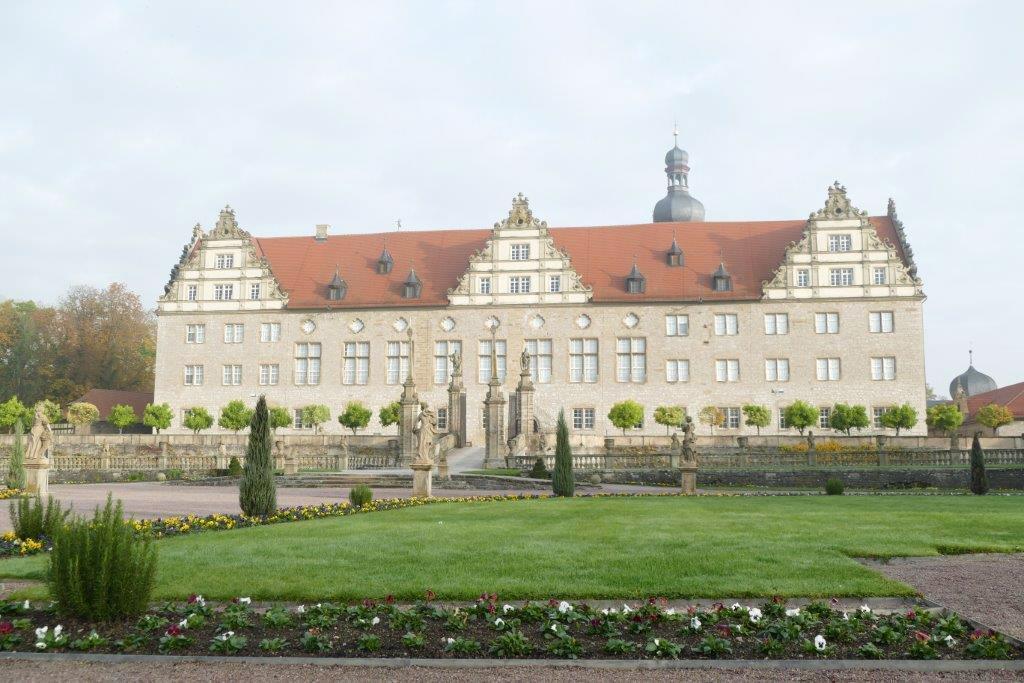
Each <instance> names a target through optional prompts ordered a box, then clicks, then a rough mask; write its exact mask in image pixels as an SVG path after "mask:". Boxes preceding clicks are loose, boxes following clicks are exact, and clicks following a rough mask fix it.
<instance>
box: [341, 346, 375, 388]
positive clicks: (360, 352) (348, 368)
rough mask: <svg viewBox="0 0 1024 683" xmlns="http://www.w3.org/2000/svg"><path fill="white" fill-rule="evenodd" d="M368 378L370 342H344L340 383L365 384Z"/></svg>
mask: <svg viewBox="0 0 1024 683" xmlns="http://www.w3.org/2000/svg"><path fill="white" fill-rule="evenodd" d="M369 380H370V342H345V361H344V368H343V371H342V374H341V383H342V384H366V383H367V382H368V381H369Z"/></svg>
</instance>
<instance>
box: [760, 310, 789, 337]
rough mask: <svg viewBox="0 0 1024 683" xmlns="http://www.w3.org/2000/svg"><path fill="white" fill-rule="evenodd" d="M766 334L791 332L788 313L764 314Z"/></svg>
mask: <svg viewBox="0 0 1024 683" xmlns="http://www.w3.org/2000/svg"><path fill="white" fill-rule="evenodd" d="M764 333H765V334H789V314H788V313H765V316H764Z"/></svg>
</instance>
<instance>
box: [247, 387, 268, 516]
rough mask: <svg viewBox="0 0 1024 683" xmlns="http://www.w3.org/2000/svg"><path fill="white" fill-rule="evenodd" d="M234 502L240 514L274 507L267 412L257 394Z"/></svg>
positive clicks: (261, 512) (256, 513)
mask: <svg viewBox="0 0 1024 683" xmlns="http://www.w3.org/2000/svg"><path fill="white" fill-rule="evenodd" d="M238 502H239V505H240V506H241V508H242V514H244V515H247V516H249V517H266V516H268V515H270V514H271V513H273V512H274V510H276V509H277V489H276V487H275V484H274V461H273V460H272V459H271V457H270V413H269V411H268V410H267V399H266V397H265V396H260V400H259V402H258V403H257V404H256V410H255V411H253V414H252V422H250V423H249V445H248V447H247V448H246V451H245V468H244V469H243V470H242V481H241V482H240V483H239V485H238Z"/></svg>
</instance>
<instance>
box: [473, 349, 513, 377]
mask: <svg viewBox="0 0 1024 683" xmlns="http://www.w3.org/2000/svg"><path fill="white" fill-rule="evenodd" d="M478 353H479V356H478V362H477V381H479V382H480V384H487V383H488V382H490V381H491V340H490V339H481V340H480V345H479V351H478ZM507 353H508V344H507V342H506V341H505V340H504V339H496V340H495V343H494V355H495V356H496V357H497V360H498V381H499V382H504V381H505V371H506V369H507V363H506V361H507Z"/></svg>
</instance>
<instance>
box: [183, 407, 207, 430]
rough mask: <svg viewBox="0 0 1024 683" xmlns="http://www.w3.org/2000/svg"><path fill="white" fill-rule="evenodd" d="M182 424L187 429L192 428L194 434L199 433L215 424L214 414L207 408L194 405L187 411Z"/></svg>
mask: <svg viewBox="0 0 1024 683" xmlns="http://www.w3.org/2000/svg"><path fill="white" fill-rule="evenodd" d="M181 424H182V425H183V426H184V427H185V428H186V429H191V430H192V433H193V434H198V433H199V432H201V431H203V430H204V429H209V428H210V427H212V426H213V416H212V415H210V411H208V410H207V409H206V408H203V407H202V406H193V407H192V408H189V409H188V410H186V411H185V419H183V420H182V421H181Z"/></svg>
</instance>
